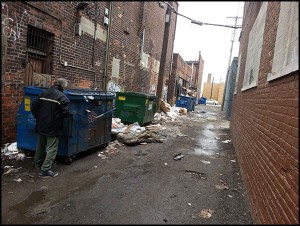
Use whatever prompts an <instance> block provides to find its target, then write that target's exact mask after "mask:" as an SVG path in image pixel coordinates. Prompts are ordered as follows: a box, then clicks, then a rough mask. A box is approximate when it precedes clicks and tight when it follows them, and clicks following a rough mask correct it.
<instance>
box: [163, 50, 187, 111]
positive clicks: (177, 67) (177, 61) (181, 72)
mask: <svg viewBox="0 0 300 226" xmlns="http://www.w3.org/2000/svg"><path fill="white" fill-rule="evenodd" d="M191 78H192V68H191V67H190V66H189V65H188V64H187V63H186V62H185V61H184V60H183V59H182V57H181V56H180V55H179V54H178V53H173V63H172V72H171V76H170V80H169V81H170V83H169V89H168V97H167V101H168V103H169V104H171V105H173V104H175V102H176V97H175V96H176V84H177V83H179V84H181V86H182V87H185V88H188V87H189V82H190V80H191Z"/></svg>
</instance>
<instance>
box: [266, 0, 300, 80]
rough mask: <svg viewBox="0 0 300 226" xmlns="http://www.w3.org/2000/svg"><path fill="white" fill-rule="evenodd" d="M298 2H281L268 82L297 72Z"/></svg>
mask: <svg viewBox="0 0 300 226" xmlns="http://www.w3.org/2000/svg"><path fill="white" fill-rule="evenodd" d="M298 37H299V2H281V3H280V14H279V21H278V28H277V34H276V42H275V50H274V57H273V62H272V73H270V74H269V75H268V81H271V80H273V79H276V78H279V77H281V76H284V75H287V74H289V73H291V72H293V71H296V70H299V39H298Z"/></svg>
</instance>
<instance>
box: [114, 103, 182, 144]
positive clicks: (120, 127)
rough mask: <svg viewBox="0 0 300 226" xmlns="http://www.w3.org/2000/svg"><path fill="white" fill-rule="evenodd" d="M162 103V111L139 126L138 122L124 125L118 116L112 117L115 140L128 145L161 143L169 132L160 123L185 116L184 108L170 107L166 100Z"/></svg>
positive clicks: (166, 122) (173, 120)
mask: <svg viewBox="0 0 300 226" xmlns="http://www.w3.org/2000/svg"><path fill="white" fill-rule="evenodd" d="M162 105H163V111H162V112H160V113H155V114H154V119H153V121H152V122H151V124H149V125H147V126H140V125H139V123H138V122H135V123H133V124H129V125H126V124H124V123H123V122H122V120H121V119H120V118H115V117H113V118H112V129H111V133H112V134H113V135H114V136H115V137H116V140H118V141H120V142H121V143H123V144H128V145H133V144H148V143H162V142H163V141H164V140H165V138H166V137H167V135H166V134H168V132H171V131H166V127H164V126H162V124H164V123H165V124H168V123H169V122H175V121H176V120H177V121H179V120H178V118H180V117H186V116H187V109H186V108H180V107H175V106H174V107H171V106H170V105H169V104H168V103H166V102H163V104H162ZM175 126H176V125H175ZM178 131H179V129H178ZM173 132H174V134H175V133H177V134H176V136H186V135H183V134H181V133H179V132H177V131H173Z"/></svg>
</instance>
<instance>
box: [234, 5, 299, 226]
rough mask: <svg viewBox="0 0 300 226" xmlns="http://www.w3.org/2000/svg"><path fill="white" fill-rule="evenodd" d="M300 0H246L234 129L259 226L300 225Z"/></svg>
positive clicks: (237, 147)
mask: <svg viewBox="0 0 300 226" xmlns="http://www.w3.org/2000/svg"><path fill="white" fill-rule="evenodd" d="M298 10H299V2H282V1H281V2H278V1H277V2H271V1H269V2H245V5H244V18H243V24H242V32H241V36H240V49H239V59H238V69H237V79H236V89H235V95H234V97H233V102H232V114H231V124H230V129H231V133H232V138H233V144H234V147H235V150H236V152H237V155H238V160H239V163H240V166H241V170H242V173H243V178H244V183H245V187H246V190H247V193H248V196H249V199H250V203H251V206H252V212H253V217H254V220H255V221H256V223H258V224H299V40H298V37H299V34H298V28H299V11H298Z"/></svg>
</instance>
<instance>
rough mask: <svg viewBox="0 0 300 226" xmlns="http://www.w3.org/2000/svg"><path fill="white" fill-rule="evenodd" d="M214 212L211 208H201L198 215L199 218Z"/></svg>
mask: <svg viewBox="0 0 300 226" xmlns="http://www.w3.org/2000/svg"><path fill="white" fill-rule="evenodd" d="M214 212H216V211H215V210H211V209H203V210H201V212H200V214H199V217H201V218H211V216H212V213H214Z"/></svg>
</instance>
